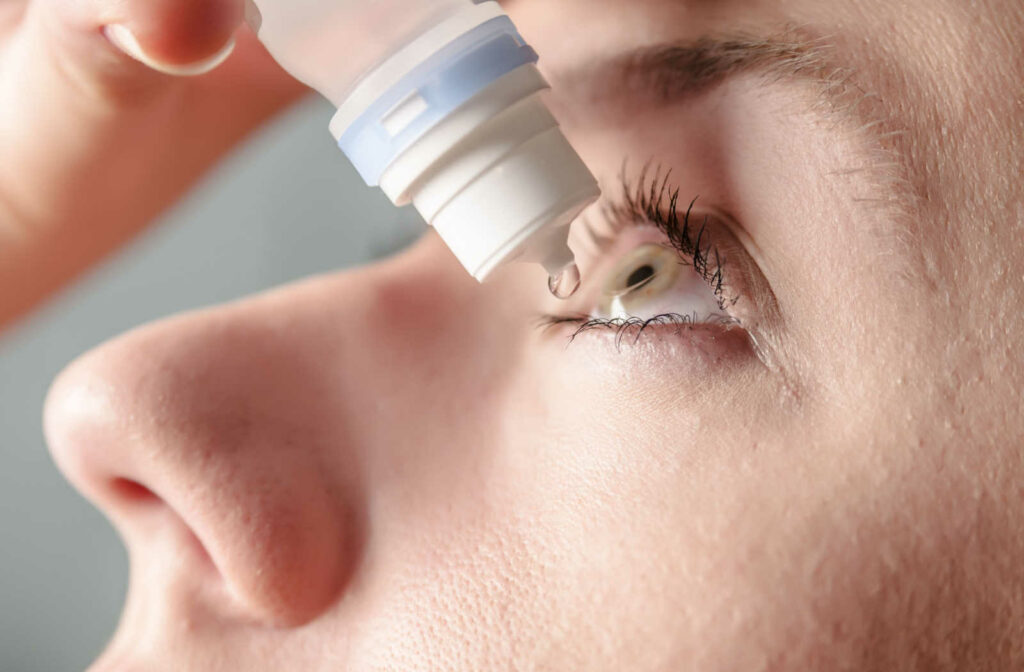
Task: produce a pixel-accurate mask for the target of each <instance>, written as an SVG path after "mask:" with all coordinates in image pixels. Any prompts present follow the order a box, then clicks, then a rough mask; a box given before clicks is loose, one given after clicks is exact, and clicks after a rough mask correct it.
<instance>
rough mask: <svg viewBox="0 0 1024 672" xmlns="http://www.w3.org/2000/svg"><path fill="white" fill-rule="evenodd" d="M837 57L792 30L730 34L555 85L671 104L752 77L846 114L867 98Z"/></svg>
mask: <svg viewBox="0 0 1024 672" xmlns="http://www.w3.org/2000/svg"><path fill="white" fill-rule="evenodd" d="M835 51H836V50H835V48H834V47H833V46H832V44H831V42H830V41H829V40H828V39H827V38H824V37H816V36H812V35H811V34H809V33H808V32H807V31H805V30H801V29H798V28H795V27H789V28H784V29H782V30H780V31H779V32H777V33H774V34H771V35H768V36H762V35H752V34H744V33H729V34H724V35H717V36H716V35H712V36H704V37H699V38H697V39H694V40H689V41H679V42H667V43H663V44H657V45H653V46H649V47H641V48H639V49H636V50H634V51H630V52H626V53H624V54H619V55H616V56H612V57H611V58H609V59H605V60H598V61H595V62H593V63H590V64H587V65H586V66H583V67H582V68H579V69H575V70H574V71H570V72H564V73H558V74H559V75H561V76H559V77H558V80H559V82H565V83H566V84H567V85H568V86H570V87H573V86H580V85H582V86H584V87H586V91H587V93H588V94H589V96H590V97H593V98H603V97H610V96H621V95H622V92H623V89H626V90H628V91H630V92H631V93H639V94H642V95H647V96H653V97H654V98H655V100H656V102H659V103H662V104H670V103H674V102H678V101H680V100H682V99H685V98H687V97H690V96H695V95H699V94H701V93H704V92H706V91H707V90H709V89H711V88H713V87H714V86H716V85H718V84H721V83H723V82H724V81H725V80H727V79H729V78H731V77H733V76H736V75H740V74H746V73H750V74H758V75H760V76H762V77H765V78H767V79H768V80H770V81H776V80H796V81H800V82H804V83H807V84H811V85H817V86H819V87H821V89H822V90H823V93H824V94H825V97H826V98H827V99H828V100H829V101H831V102H833V103H835V104H836V107H839V108H848V107H850V106H851V105H853V104H854V103H855V101H856V99H857V98H858V97H865V96H867V95H868V94H866V93H865V92H864V91H860V90H858V89H856V87H855V86H854V85H852V84H851V76H852V74H853V70H852V69H851V68H849V67H844V66H842V65H840V64H839V63H838V62H837V61H838V59H836V58H835Z"/></svg>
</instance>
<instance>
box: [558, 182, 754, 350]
mask: <svg viewBox="0 0 1024 672" xmlns="http://www.w3.org/2000/svg"><path fill="white" fill-rule="evenodd" d="M622 175H623V177H622V193H623V194H624V197H623V200H622V201H621V202H620V203H612V204H609V205H607V206H605V208H604V212H603V214H604V217H605V218H606V219H607V220H608V221H609V222H612V223H613V225H614V226H615V228H616V229H622V228H625V226H627V225H630V224H632V225H643V224H650V225H653V226H654V227H655V228H657V229H658V230H659V231H661V233H662V234H664V235H665V237H666V238H667V239H668V242H669V244H670V245H671V246H672V247H673V248H675V250H676V251H677V252H678V253H679V257H680V263H682V264H684V265H686V266H689V267H691V268H693V269H694V271H696V273H697V275H699V276H700V277H701V279H703V280H704V282H706V283H707V284H708V286H709V287H710V288H711V290H712V292H714V295H715V298H716V299H717V300H718V304H719V308H720V309H721V310H723V311H724V310H726V309H727V308H728V307H730V306H732V305H735V304H736V302H737V301H738V300H739V297H734V296H728V295H727V284H726V282H725V275H724V271H723V269H724V266H725V261H724V260H723V259H722V257H721V255H720V254H719V252H718V248H717V246H715V245H714V244H713V243H710V242H709V243H708V244H707V245H704V244H703V242H704V241H705V240H706V239H707V238H708V234H707V226H708V217H707V216H705V217H704V221H703V222H701V224H700V228H699V229H697V233H696V235H694V233H693V232H694V227H693V223H692V221H691V217H692V214H693V208H694V206H695V205H696V203H697V200H698V198H699V197H697V198H694V199H693V200H692V201H690V203H689V205H688V206H687V208H686V211H685V212H682V213H680V209H679V195H680V191H681V190H680V189H678V188H676V187H673V186H671V185H670V178H671V176H672V171H671V170H667V171H664V173H663V172H662V170H661V168H660V167H658V168H656V169H655V170H654V171H653V173H652V172H651V170H650V166H647V167H645V168H644V170H643V171H642V172H641V173H640V175H639V178H638V179H637V182H636V184H632V185H631V184H630V183H629V182H628V181H627V180H626V177H625V170H623V172H622ZM698 322H699V319H698V317H697V316H696V315H681V314H678V313H664V314H661V315H655V316H653V317H650V318H637V317H630V318H614V319H604V318H593V317H590V316H589V315H575V316H571V315H566V316H560V315H547V316H544V317H543V318H542V320H541V326H542V327H544V328H545V329H553V328H556V327H560V326H565V325H576V330H575V331H574V332H573V333H572V334H571V335H570V336H569V342H570V343H572V342H573V341H575V340H576V338H578V337H579V336H581V335H582V334H585V333H587V332H589V331H594V330H597V329H611V330H614V331H615V332H616V334H615V342H616V346H621V344H622V342H623V340H624V339H625V337H626V336H627V335H633V337H634V340H633V342H634V343H636V342H638V341H639V340H640V338H641V337H642V336H643V334H644V332H646V331H647V330H648V329H650V328H652V327H664V326H672V325H675V326H676V327H677V328H678V331H681V330H682V329H684V328H685V327H690V326H693V325H695V324H697V323H698ZM721 322H722V323H723V324H737V322H736V320H733V319H731V318H721Z"/></svg>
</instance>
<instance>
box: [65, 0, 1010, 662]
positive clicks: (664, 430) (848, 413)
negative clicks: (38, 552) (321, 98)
mask: <svg viewBox="0 0 1024 672" xmlns="http://www.w3.org/2000/svg"><path fill="white" fill-rule="evenodd" d="M506 4H507V8H508V10H509V12H510V13H511V14H512V15H513V18H514V19H515V20H516V21H517V24H518V25H519V26H520V28H521V30H522V32H523V33H524V35H525V37H526V38H527V39H528V40H529V41H530V42H531V43H532V44H533V45H534V46H535V47H536V49H537V50H538V52H539V53H540V54H541V55H542V65H543V67H544V68H545V71H546V73H547V74H548V75H549V77H550V78H551V80H552V83H553V85H554V92H553V94H552V97H551V103H552V107H553V109H554V110H555V112H556V114H557V115H558V116H559V118H560V120H561V121H562V123H563V126H564V129H565V131H566V133H567V135H568V137H569V138H570V140H571V141H573V143H574V145H575V146H576V148H577V149H578V150H579V152H580V154H581V155H582V156H583V158H584V160H585V161H586V162H587V164H588V165H589V166H590V167H591V168H592V169H593V170H594V172H595V173H596V174H597V175H598V177H599V179H600V181H601V183H602V186H603V188H604V191H605V198H606V202H604V203H601V204H598V205H597V206H595V207H594V208H592V209H591V210H589V211H588V212H587V213H585V215H584V217H583V218H581V220H580V223H579V224H578V225H577V227H576V230H575V231H574V244H575V245H576V246H577V252H578V253H579V257H580V264H581V267H582V269H583V273H584V277H585V283H586V284H585V286H584V289H583V291H582V292H581V294H580V296H578V297H575V298H574V299H573V300H571V301H569V302H566V303H562V302H558V301H556V300H554V299H552V298H551V297H550V296H549V295H548V294H547V288H546V279H545V277H544V273H543V272H542V271H540V270H539V269H533V268H527V267H516V268H510V269H507V270H505V271H503V272H502V273H501V274H500V277H499V278H498V279H497V280H495V281H494V282H491V283H488V284H487V285H484V286H482V287H480V286H477V285H476V284H475V283H474V282H473V281H472V280H471V279H470V278H468V277H467V276H466V275H465V273H464V271H462V269H461V268H460V267H459V266H458V264H457V262H456V261H455V260H454V259H453V258H452V257H451V255H450V253H449V252H448V251H447V250H446V249H445V248H444V247H443V246H442V245H441V244H440V243H439V242H438V241H437V240H436V238H435V237H434V236H432V235H428V236H426V238H425V239H424V240H423V241H422V242H421V243H419V244H418V245H417V246H416V247H415V248H413V249H412V250H410V251H409V252H407V253H405V254H404V255H402V256H400V257H397V258H394V259H391V260H388V261H385V262H383V263H380V264H377V265H375V266H372V267H368V268H365V269H361V270H357V271H354V272H350V273H344V274H335V275H329V276H324V277H318V278H314V279H310V280H308V281H306V282H303V283H300V284H297V285H293V286H289V287H284V288H281V289H278V290H275V291H272V292H268V293H265V294H261V295H259V296H256V297H252V298H249V299H246V300H244V301H239V302H237V303H234V304H231V305H227V306H223V307H219V308H215V309H211V310H206V311H202V312H197V313H193V314H189V315H184V316H179V317H175V318H172V319H169V320H167V321H164V322H161V323H158V324H155V325H151V326H148V327H145V328H143V329H140V330H138V331H135V332H133V333H130V334H128V335H126V336H123V337H121V338H120V339H118V340H116V341H114V342H111V343H109V344H107V345H105V346H103V347H101V348H99V349H97V350H96V351H94V352H92V353H89V354H87V355H85V356H84V357H83V358H82V359H80V360H79V361H77V362H76V363H74V364H73V365H72V366H71V367H69V369H68V370H67V371H66V372H65V373H64V374H62V376H61V377H60V379H59V380H58V381H57V382H56V383H55V386H54V388H53V391H52V393H51V396H50V399H49V401H48V406H47V417H46V428H47V433H48V437H49V440H50V442H51V446H52V450H53V453H54V456H55V459H56V461H57V463H58V464H59V466H60V467H61V469H62V470H63V471H64V473H65V474H67V476H68V478H69V480H71V482H72V483H74V484H75V485H76V487H78V488H79V489H80V490H81V491H82V492H83V493H84V494H85V495H86V496H87V497H89V498H90V499H91V500H92V501H93V502H94V503H96V505H97V506H99V507H101V508H102V509H103V511H104V512H105V513H106V514H107V515H108V516H109V517H110V518H111V520H112V522H113V523H114V524H115V525H116V526H117V527H118V529H119V530H120V531H121V533H122V535H123V537H124V539H125V543H126V545H127V546H128V548H129V553H130V556H131V561H132V575H131V579H130V589H129V597H128V602H127V605H126V607H125V613H124V616H123V619H122V623H121V625H120V627H119V630H118V632H117V634H116V635H115V636H114V639H113V641H112V642H111V644H110V647H109V649H108V650H107V652H106V653H105V654H104V655H103V657H101V659H100V660H99V661H98V662H97V664H96V666H95V668H94V669H95V670H122V669H136V668H138V669H147V670H159V669H167V670H175V669H201V670H233V669H245V670H260V669H266V670H319V669H323V670H328V669H329V670H336V669H350V670H484V669H515V670H571V669H585V670H623V669H629V670H637V671H641V670H642V671H648V670H702V671H703V670H816V669H828V670H895V669H899V670H929V671H933V670H954V669H955V670H1012V669H1018V668H1020V667H1021V666H1022V665H1024V644H1022V642H1024V569H1021V568H1022V567H1024V526H1022V525H1021V523H1020V520H1021V516H1022V515H1024V492H1022V490H1021V487H1020V485H1019V484H1020V483H1021V482H1022V479H1024V460H1022V449H1021V446H1022V445H1024V421H1022V420H1021V417H1022V414H1021V413H1020V411H1021V402H1020V393H1019V391H1020V390H1021V389H1022V386H1024V365H1022V364H1021V363H1020V359H1019V356H1018V355H1017V353H1019V352H1020V351H1021V349H1022V347H1024V328H1022V324H1021V317H1020V315H1021V314H1022V313H1024V297H1022V295H1021V292H1022V287H1021V274H1022V273H1024V245H1022V244H1021V242H1020V241H1021V240H1022V236H1021V233H1022V231H1021V229H1022V226H1024V202H1022V188H1021V186H1020V182H1019V176H1020V175H1021V174H1022V165H1021V162H1022V157H1024V146H1022V145H1024V108H1022V102H1021V97H1020V95H1019V93H1018V94H1017V95H1014V94H1013V92H1019V91H1020V90H1021V88H1020V87H1021V83H1022V82H1024V60H1022V59H1024V56H1022V53H1021V50H1020V46H1019V45H1020V44H1021V42H1022V40H1024V9H1022V8H1021V7H1020V6H1019V3H1017V2H1014V1H1011V0H1005V1H1002V2H1001V1H999V0H987V1H983V2H977V3H971V6H970V8H967V7H965V6H964V5H965V3H962V2H957V1H956V0H912V1H909V2H900V3H892V2H883V1H882V0H856V1H854V2H850V1H845V2H841V1H839V0H828V1H827V2H826V1H823V0H778V1H770V0H763V1H751V2H743V1H740V0H735V1H716V2H698V1H694V2H686V1H683V0H664V1H662V0H642V1H641V0H635V1H631V2H628V3H624V2H621V1H614V0H515V1H514V2H510V3H506ZM570 27H571V29H570ZM673 196H675V198H673ZM673 202H674V203H675V207H674V208H671V207H670V206H671V204H672V203H673ZM691 202H693V210H692V211H691V213H690V214H691V216H690V218H689V219H685V218H684V217H683V216H684V215H685V212H686V210H687V206H688V205H689V204H690V203H691ZM631 203H632V205H634V206H639V207H632V208H631V207H629V205H630V204H631ZM645 206H646V207H645ZM667 209H671V210H673V211H674V212H675V214H676V215H677V220H678V221H677V223H676V225H675V228H673V227H672V226H671V225H668V224H665V222H659V221H649V220H657V219H658V217H665V218H669V219H671V217H670V215H671V214H672V213H669V212H666V210H667ZM636 210H639V211H640V212H639V215H638V214H637V213H636V212H635V211H636ZM630 213H632V214H630ZM684 222H685V223H688V224H689V228H688V233H687V235H685V236H683V235H681V234H680V233H679V232H680V230H681V227H682V226H683V223H684ZM673 232H675V233H676V234H677V235H676V236H675V239H673ZM671 242H676V243H679V244H680V246H682V247H685V246H686V245H685V244H686V243H687V242H688V243H690V244H691V247H693V248H695V249H690V250H687V251H685V252H686V253H683V252H684V251H682V250H680V251H679V252H680V254H679V258H680V259H681V260H683V261H684V263H683V268H682V269H681V270H680V276H679V279H678V280H674V281H673V284H672V285H671V287H668V288H666V289H664V291H663V293H660V294H658V296H657V297H656V299H657V300H656V301H654V300H653V299H652V302H651V303H646V304H645V303H643V302H640V303H638V304H637V305H636V311H637V313H638V314H637V315H635V317H640V318H651V317H656V316H657V315H675V314H680V315H690V314H691V312H693V311H695V310H696V309H695V308H694V306H695V305H700V306H702V307H703V308H702V309H701V312H696V313H695V314H696V318H697V319H696V321H697V322H698V323H699V324H682V323H677V322H678V321H673V320H672V319H666V320H664V321H663V322H662V323H658V324H652V325H648V326H647V327H646V328H643V329H641V328H639V327H638V325H636V324H633V325H629V324H625V325H623V324H605V325H600V324H599V325H596V326H593V327H592V328H589V329H586V330H583V331H579V326H580V323H579V322H575V323H574V322H573V320H577V319H578V320H586V319H588V318H590V317H592V316H593V314H594V312H595V305H596V304H597V303H599V302H600V300H601V299H600V297H601V293H602V292H601V288H602V287H603V286H604V285H605V284H606V281H608V280H609V278H612V277H613V276H614V274H615V272H616V271H617V270H619V269H620V267H621V266H622V265H623V264H624V263H625V262H623V259H625V258H626V257H627V256H628V253H629V252H630V251H631V250H635V249H637V248H638V247H640V246H642V245H647V244H650V245H657V246H661V248H662V249H664V248H665V246H666V245H670V243H671ZM673 251H674V252H675V251H676V250H674V248H673ZM695 254H696V256H694V255H695ZM702 255H703V256H702ZM701 258H703V259H704V260H705V261H706V262H708V265H707V266H706V268H705V270H704V271H703V272H695V271H694V269H693V268H692V267H693V266H695V265H696V266H698V267H700V266H701V264H700V263H699V259H701ZM695 259H696V260H698V263H696V264H695V263H694V260H695ZM686 260H689V261H688V262H687V261H686ZM626 270H630V269H629V268H626ZM699 270H700V269H699V268H698V271H699ZM716 273H720V278H719V279H720V280H721V285H722V288H723V290H722V294H721V296H719V299H721V297H722V296H725V297H727V298H728V300H727V301H719V304H720V305H718V306H717V308H719V309H721V310H723V311H725V312H726V313H727V314H728V316H729V319H728V320H717V321H716V320H707V319H706V318H707V317H708V314H707V313H708V310H707V309H706V307H707V305H708V304H706V303H699V302H698V303H694V302H695V301H698V299H695V298H685V297H688V296H689V297H697V296H698V290H697V289H696V287H697V286H698V285H697V284H694V283H705V282H707V281H708V280H709V279H712V280H713V279H714V278H715V277H716ZM626 277H629V274H627V276H626ZM712 284H714V283H712ZM680 287H682V288H683V289H680ZM684 289H685V291H683V290H684ZM713 289H714V288H713V287H712V288H708V289H707V291H708V292H712V294H711V296H712V297H714V296H715V295H714V293H713ZM705 299H706V296H705ZM715 307H716V306H715V305H714V303H713V304H712V310H713V309H714V308H715ZM630 314H631V315H632V312H631V313H630ZM573 336H575V338H573ZM570 339H572V340H571V342H570Z"/></svg>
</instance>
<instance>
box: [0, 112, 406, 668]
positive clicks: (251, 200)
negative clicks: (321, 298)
mask: <svg viewBox="0 0 1024 672" xmlns="http://www.w3.org/2000/svg"><path fill="white" fill-rule="evenodd" d="M330 115H331V109H330V108H329V107H328V106H327V105H326V104H325V103H323V102H321V101H320V100H319V99H310V100H308V101H305V102H304V103H302V104H301V105H300V106H298V107H297V108H296V109H295V110H293V111H291V112H290V113H288V114H287V115H286V116H284V117H283V118H281V119H280V120H278V121H277V122H275V123H274V124H272V125H271V126H269V127H268V128H267V129H266V130H265V131H263V132H261V133H260V134H259V136H258V137H256V138H255V139H254V140H253V141H251V142H249V143H248V144H247V145H246V146H244V147H242V148H240V149H239V150H238V151H237V152H235V153H234V154H233V155H232V156H231V157H229V158H228V160H227V161H225V162H224V163H223V164H221V166H219V167H218V168H217V169H216V170H215V171H214V173H213V174H211V175H210V176H209V177H208V178H207V179H206V180H205V181H204V183H203V184H202V185H201V186H200V187H199V188H198V189H196V190H195V191H194V192H193V193H192V194H191V195H190V196H189V197H188V198H187V199H185V200H184V201H183V202H182V203H181V204H179V205H178V207H176V208H175V209H174V210H173V211H172V212H170V213H169V214H168V215H167V216H166V217H164V218H163V220H162V221H161V222H160V224H159V226H157V227H156V228H155V229H154V230H152V231H150V232H149V233H147V234H145V235H144V236H143V237H142V238H141V239H140V240H138V241H137V242H136V243H134V244H133V245H131V246H130V247H129V249H128V250H126V251H125V252H123V253H121V254H119V255H118V256H117V257H116V258H115V259H113V260H112V261H111V262H109V263H107V264H105V265H104V266H103V267H102V268H100V269H99V270H97V271H95V272H93V273H92V274H91V275H90V276H88V277H86V278H85V279H84V280H83V281H82V282H80V283H78V284H77V285H76V286H75V287H74V288H72V289H71V290H69V291H67V292H65V293H64V294H63V295H61V296H60V297H59V298H58V299H57V300H56V301H54V302H52V303H50V304H49V305H48V306H46V307H45V308H44V309H43V310H41V311H40V312H38V313H36V314H35V315H34V316H33V317H31V318H30V319H29V320H27V321H26V322H24V323H22V324H21V325H20V326H19V327H17V328H16V329H14V330H13V331H9V332H8V333H6V334H4V335H0V672H35V671H37V670H38V671H40V672H61V671H64V670H83V669H84V668H85V667H87V666H88V665H89V663H91V662H92V660H93V659H94V658H95V657H96V656H97V655H98V654H99V653H100V651H101V650H102V649H103V646H104V644H105V643H106V641H107V639H108V638H109V637H110V635H111V634H112V632H113V629H114V626H115V625H116V623H117V618H118V616H119V614H120V609H121V602H122V599H123V598H124V592H125V587H126V581H127V575H128V562H127V556H126V554H125V552H124V550H123V547H122V545H121V542H120V540H119V539H118V537H117V535H116V534H115V532H114V531H113V529H112V528H111V527H110V525H109V524H108V523H107V521H106V519H104V518H103V516H102V515H101V514H100V513H99V512H98V511H96V510H94V509H93V508H92V507H91V506H90V505H89V504H88V503H87V502H86V501H85V500H84V499H82V498H81V497H80V496H79V495H78V494H77V493H76V492H75V491H74V490H72V488H71V487H70V486H69V485H67V484H66V483H65V482H64V480H63V479H62V478H61V476H60V474H59V473H58V472H57V470H56V467H54V466H53V463H52V462H51V460H50V457H49V455H48V453H47V452H46V446H45V443H44V441H43V435H42V428H41V410H42V404H43V398H44V396H45V394H46V390H47V388H48V386H49V383H50V381H51V380H53V378H54V376H56V374H57V373H58V372H59V371H60V370H61V369H62V368H63V367H64V366H65V365H66V364H67V363H68V362H70V361H71V360H72V359H74V358H75V357H76V356H78V355H79V354H81V353H83V352H85V351H86V350H88V349H90V348H92V347H93V346H95V345H98V344H99V343H101V342H103V341H105V340H107V339H109V338H111V337H112V336H115V335H117V334H119V333H121V332H124V331H126V330H128V329H131V328H132V327H134V326H137V325H139V324H142V323H145V322H148V321H150V320H153V319H156V318H160V317H164V316H167V315H169V314H172V313H176V312H180V311H183V310H188V309H192V308H197V307H200V306H205V305H210V304H215V303H220V302H223V301H227V300H231V299H234V298H238V297H240V296H244V295H246V294H250V293H253V292H257V291H259V290H261V289H265V288H268V287H272V286H274V285H278V284H281V283H285V282H288V281H290V280H294V279H297V278H301V277H304V276H307V275H311V274H314V273H320V272H324V271H330V270H334V269H338V268H342V267H346V266H351V265H353V264H356V263H359V262H362V261H365V260H368V259H371V258H375V257H379V256H383V255H386V254H389V253H391V252H393V251H395V250H397V249H399V248H400V247H402V246H404V245H405V244H407V243H408V242H410V241H411V240H413V239H414V238H415V237H417V236H418V235H419V233H420V232H421V231H422V228H423V227H422V224H421V223H419V220H418V219H417V217H416V215H415V213H412V212H410V211H409V210H407V209H405V210H397V209H395V208H392V207H391V205H390V204H389V203H388V202H387V201H386V199H385V198H384V196H383V195H382V194H381V193H380V192H379V191H378V190H371V189H368V188H367V187H366V186H365V185H363V183H362V182H361V181H360V180H359V178H358V176H357V175H356V174H355V172H354V171H353V170H352V169H351V167H350V166H349V165H348V163H347V161H346V160H345V158H344V156H343V155H341V153H340V152H339V151H338V150H337V148H336V147H335V146H334V145H333V143H332V139H331V137H330V135H329V134H328V132H327V124H328V122H329V120H330ZM0 291H2V290H0Z"/></svg>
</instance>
